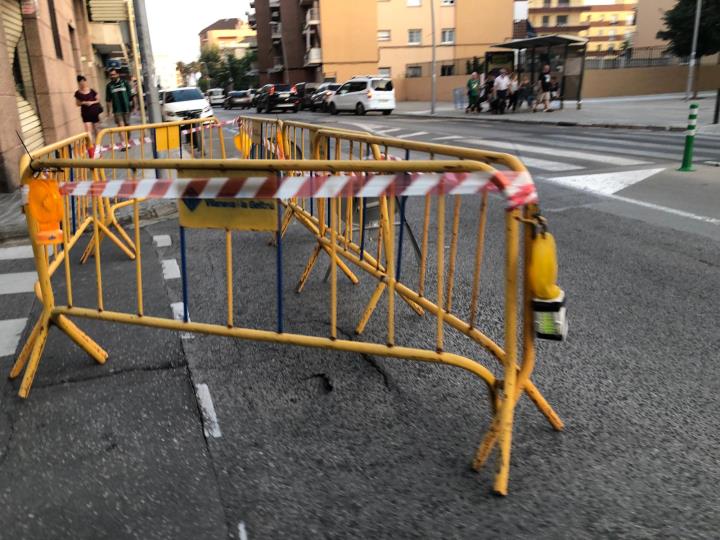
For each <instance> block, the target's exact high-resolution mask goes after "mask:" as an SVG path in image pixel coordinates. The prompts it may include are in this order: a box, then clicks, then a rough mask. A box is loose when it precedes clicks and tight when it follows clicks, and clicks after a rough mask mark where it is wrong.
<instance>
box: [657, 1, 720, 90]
mask: <svg viewBox="0 0 720 540" xmlns="http://www.w3.org/2000/svg"><path fill="white" fill-rule="evenodd" d="M696 6H697V0H678V3H677V4H675V6H674V7H673V8H672V9H669V10H668V11H666V12H665V15H664V16H663V22H664V23H665V30H661V31H659V32H658V33H657V37H658V39H663V40H666V41H668V46H667V49H666V51H667V52H669V53H671V54H674V55H675V56H690V54H691V52H692V38H693V29H694V26H695V9H696ZM718 28H720V0H703V5H702V11H701V12H700V31H699V33H698V42H697V52H696V55H697V59H698V62H697V63H696V64H695V74H696V75H697V69H698V65H699V64H700V59H701V58H702V57H703V56H707V55H711V54H715V53H717V52H720V31H718ZM697 86H698V77H697V76H696V77H695V88H694V89H693V92H694V94H695V96H696V97H697Z"/></svg>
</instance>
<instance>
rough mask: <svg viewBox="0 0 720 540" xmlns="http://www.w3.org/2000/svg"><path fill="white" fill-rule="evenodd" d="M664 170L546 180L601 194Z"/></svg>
mask: <svg viewBox="0 0 720 540" xmlns="http://www.w3.org/2000/svg"><path fill="white" fill-rule="evenodd" d="M664 170H665V169H644V170H640V171H619V172H609V173H600V174H581V175H577V176H556V177H552V178H547V179H546V180H547V181H548V182H552V183H554V184H560V185H563V186H567V187H571V188H575V189H579V190H581V191H591V192H593V193H600V194H601V195H612V194H614V193H617V192H618V191H620V190H623V189H625V188H627V187H630V186H632V185H633V184H637V183H638V182H642V181H643V180H645V179H646V178H650V177H651V176H653V175H654V174H657V173H659V172H662V171H664Z"/></svg>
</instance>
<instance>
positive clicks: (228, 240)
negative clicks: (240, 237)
mask: <svg viewBox="0 0 720 540" xmlns="http://www.w3.org/2000/svg"><path fill="white" fill-rule="evenodd" d="M225 266H226V268H225V270H226V272H227V298H228V299H227V316H228V322H227V325H228V328H232V327H233V326H234V324H233V283H232V274H233V264H232V232H231V231H230V229H225Z"/></svg>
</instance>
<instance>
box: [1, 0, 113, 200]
mask: <svg viewBox="0 0 720 540" xmlns="http://www.w3.org/2000/svg"><path fill="white" fill-rule="evenodd" d="M0 14H1V15H2V24H0V48H4V49H5V51H6V54H3V55H0V116H1V117H2V118H3V120H4V125H3V129H2V130H0V191H9V190H12V189H14V188H15V187H16V186H17V184H18V163H19V159H20V155H21V154H22V152H23V150H22V146H21V144H20V141H19V140H18V137H17V135H16V134H15V132H16V131H17V132H18V133H20V134H21V135H22V137H23V140H24V142H25V144H26V145H27V146H28V147H29V148H30V149H36V148H39V147H41V146H43V145H44V144H46V143H50V142H53V141H56V140H59V139H62V138H65V137H68V136H70V135H73V134H76V133H79V132H81V131H82V129H83V125H82V122H81V119H80V112H79V110H78V108H77V107H76V105H75V100H74V98H73V93H74V92H75V90H76V89H77V83H76V80H75V77H76V75H77V74H78V73H82V74H84V75H85V76H86V77H87V78H88V81H89V82H90V84H91V86H92V87H93V88H95V89H96V90H98V91H102V89H103V87H104V83H105V77H104V73H103V67H104V66H105V64H106V63H107V62H110V61H113V62H115V63H116V64H115V65H117V66H118V67H121V68H122V67H123V66H125V67H126V66H127V56H126V53H125V51H126V50H127V47H126V45H125V43H124V40H123V38H122V35H121V32H120V28H119V25H118V23H117V20H119V19H122V18H124V19H127V7H126V5H125V2H123V1H122V0H116V1H113V0H88V1H86V0H37V1H23V2H21V1H20V0H0ZM109 19H114V22H110V20H109Z"/></svg>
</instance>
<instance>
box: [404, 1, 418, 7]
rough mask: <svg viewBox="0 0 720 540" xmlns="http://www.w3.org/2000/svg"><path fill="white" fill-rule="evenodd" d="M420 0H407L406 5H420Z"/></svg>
mask: <svg viewBox="0 0 720 540" xmlns="http://www.w3.org/2000/svg"><path fill="white" fill-rule="evenodd" d="M420 3H421V0H407V5H408V7H418V6H420Z"/></svg>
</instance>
